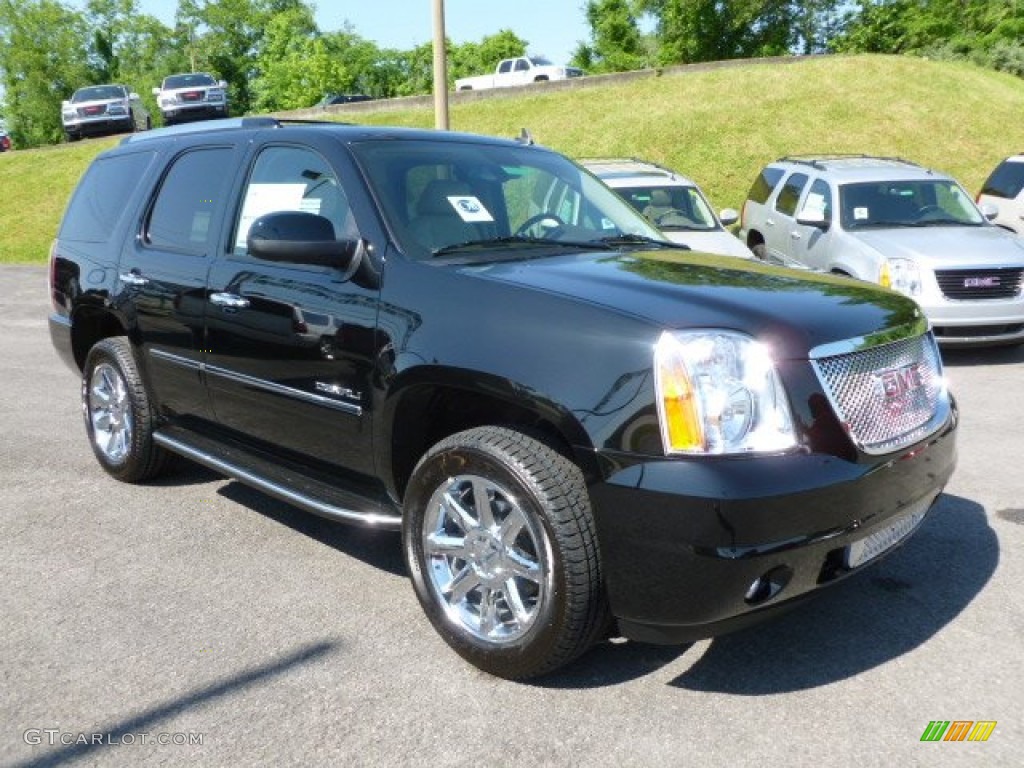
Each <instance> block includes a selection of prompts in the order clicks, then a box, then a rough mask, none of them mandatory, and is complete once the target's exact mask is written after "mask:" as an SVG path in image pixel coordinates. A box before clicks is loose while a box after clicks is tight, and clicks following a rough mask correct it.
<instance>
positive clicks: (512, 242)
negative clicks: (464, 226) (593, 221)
mask: <svg viewBox="0 0 1024 768" xmlns="http://www.w3.org/2000/svg"><path fill="white" fill-rule="evenodd" d="M504 246H515V247H522V246H533V247H539V248H572V249H573V250H577V251H579V250H599V251H607V250H611V245H608V244H605V243H603V242H601V241H596V242H595V241H589V240H552V239H550V238H546V237H526V236H525V235H506V236H504V237H492V238H490V239H487V240H467V241H466V242H463V243H452V244H451V245H443V246H441V247H440V248H435V249H434V250H433V251H431V252H430V253H431V255H432V256H447V255H449V254H452V253H457V252H459V251H476V250H483V249H487V248H495V247H504Z"/></svg>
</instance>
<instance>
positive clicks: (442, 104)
mask: <svg viewBox="0 0 1024 768" xmlns="http://www.w3.org/2000/svg"><path fill="white" fill-rule="evenodd" d="M433 3H434V127H435V128H437V129H438V130H439V131H447V130H448V51H447V50H446V46H445V40H444V0H433Z"/></svg>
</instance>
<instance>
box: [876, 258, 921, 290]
mask: <svg viewBox="0 0 1024 768" xmlns="http://www.w3.org/2000/svg"><path fill="white" fill-rule="evenodd" d="M878 282H879V283H880V284H881V285H882V287H883V288H892V289H893V290H894V291H899V292H900V293H903V294H906V295H907V296H920V295H921V271H920V269H918V267H917V262H915V261H913V260H911V259H887V260H886V261H884V262H882V273H881V274H880V275H879V277H878Z"/></svg>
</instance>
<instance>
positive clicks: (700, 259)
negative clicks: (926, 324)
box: [460, 251, 921, 359]
mask: <svg viewBox="0 0 1024 768" xmlns="http://www.w3.org/2000/svg"><path fill="white" fill-rule="evenodd" d="M460 270H461V271H463V272H464V273H467V274H472V275H474V276H476V277H478V278H482V279H486V280H493V281H499V282H502V283H506V284H511V285H515V286H518V287H520V288H529V289H533V290H536V291H544V292H547V293H553V294H558V295H560V296H563V297H566V298H570V299H572V300H575V301H581V302H587V303H590V304H593V305H598V306H602V307H605V308H607V309H608V310H610V311H615V312H618V313H621V314H627V315H631V316H633V317H639V318H642V319H645V320H647V321H649V322H650V323H651V324H652V325H654V326H656V327H659V328H664V329H685V328H725V329H731V330H736V331H741V332H744V333H747V334H749V335H751V336H754V337H756V338H759V339H761V340H762V341H764V342H766V343H768V344H769V345H770V346H771V347H772V349H773V351H774V353H775V356H776V358H777V359H782V358H790V359H805V358H806V357H807V353H808V351H809V350H810V349H812V348H814V347H816V346H819V345H821V344H825V343H830V342H835V341H843V340H847V339H854V338H858V337H861V336H869V335H872V334H876V333H879V332H883V331H891V330H892V329H895V328H898V327H903V326H911V325H916V324H918V323H919V322H920V318H921V313H920V310H919V309H918V307H917V304H915V303H914V302H913V301H912V300H910V299H907V298H905V297H903V296H901V295H899V294H897V293H895V292H892V291H887V290H883V289H880V288H878V287H877V286H873V285H870V284H868V283H864V282H861V281H858V280H853V279H850V278H844V277H838V276H833V275H819V274H812V273H808V272H803V271H796V270H791V269H786V268H784V267H774V266H770V265H767V264H764V263H762V262H757V261H750V260H747V259H737V258H733V257H728V256H714V255H711V254H704V253H694V252H683V251H647V252H636V253H620V254H615V255H610V254H608V253H604V252H602V253H596V254H594V253H589V254H579V255H572V256H561V257H552V258H546V259H532V260H524V261H515V262H501V263H497V264H487V265H475V266H465V267H461V268H460Z"/></svg>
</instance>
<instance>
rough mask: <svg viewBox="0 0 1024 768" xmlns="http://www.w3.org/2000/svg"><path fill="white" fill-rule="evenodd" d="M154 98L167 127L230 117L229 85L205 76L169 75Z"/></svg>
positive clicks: (204, 73)
mask: <svg viewBox="0 0 1024 768" xmlns="http://www.w3.org/2000/svg"><path fill="white" fill-rule="evenodd" d="M153 95H154V96H156V103H157V106H158V107H160V113H161V114H162V115H163V117H164V125H174V124H175V123H183V122H186V121H188V120H205V119H208V118H216V117H227V116H228V84H227V83H226V82H224V81H223V80H216V79H215V78H214V77H213V75H211V74H208V73H206V72H188V73H184V74H180V75H169V76H167V77H165V78H164V81H163V83H162V84H161V85H160V86H158V87H156V88H154V89H153Z"/></svg>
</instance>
